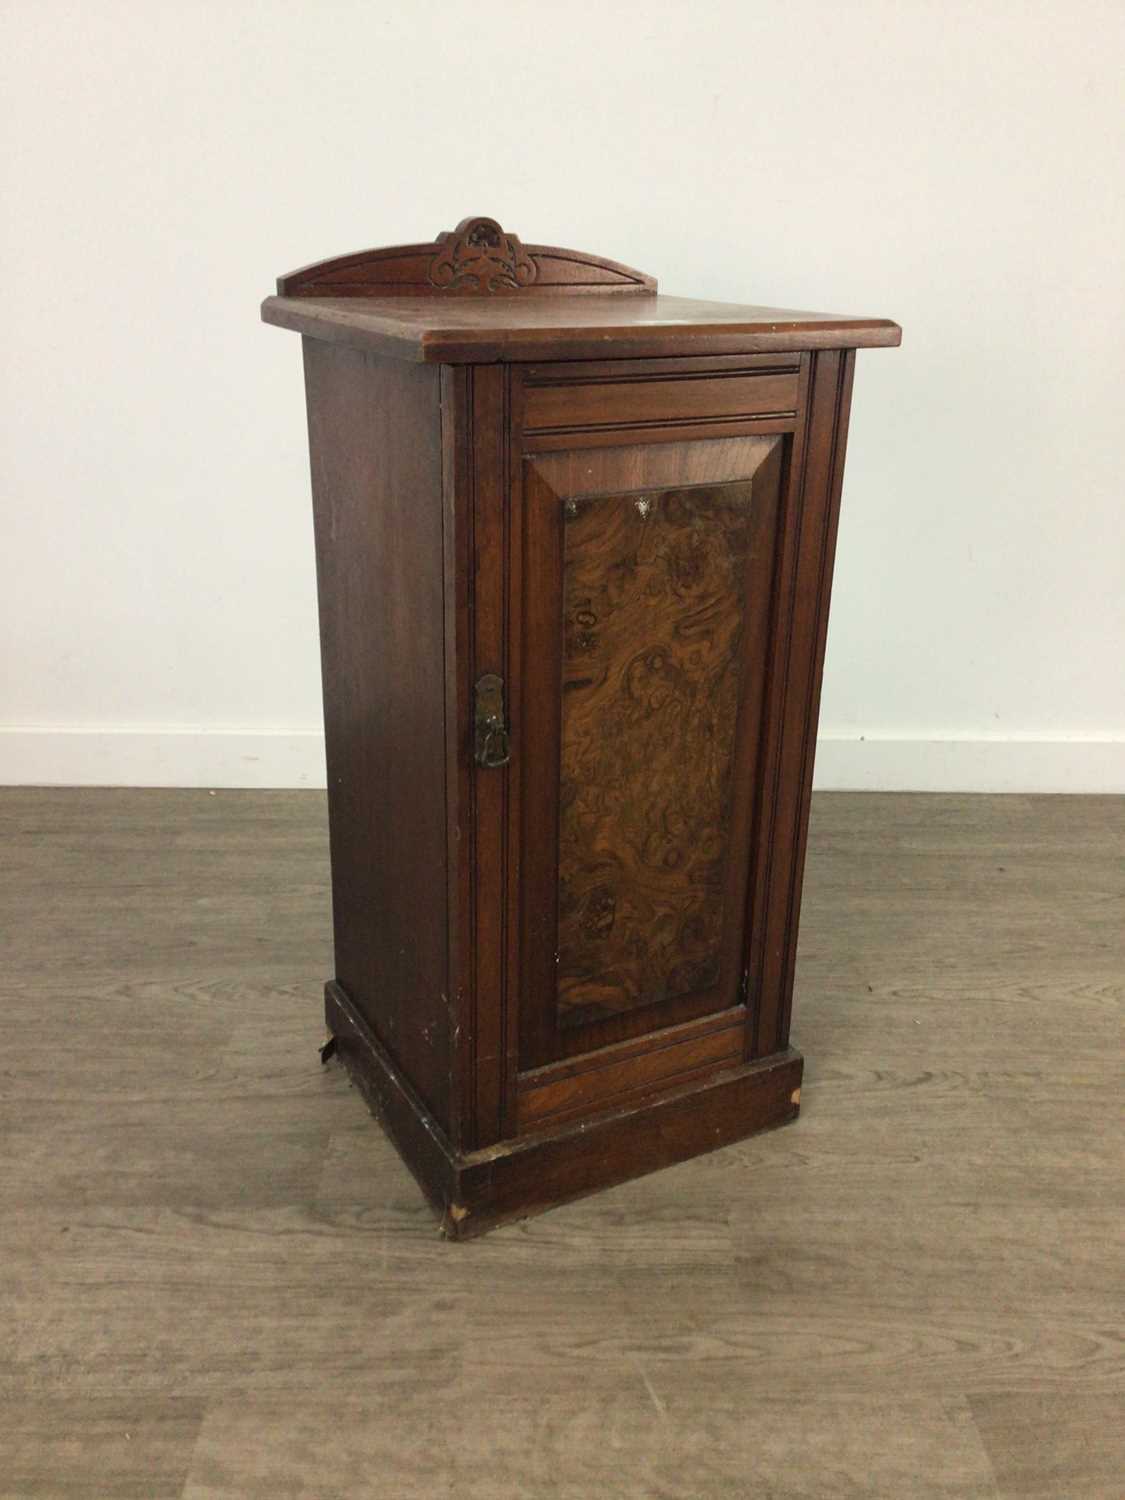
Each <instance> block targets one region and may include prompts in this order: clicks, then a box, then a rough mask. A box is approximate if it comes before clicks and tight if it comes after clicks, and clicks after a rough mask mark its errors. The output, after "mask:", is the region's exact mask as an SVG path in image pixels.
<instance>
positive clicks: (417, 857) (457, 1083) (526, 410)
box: [263, 219, 900, 1237]
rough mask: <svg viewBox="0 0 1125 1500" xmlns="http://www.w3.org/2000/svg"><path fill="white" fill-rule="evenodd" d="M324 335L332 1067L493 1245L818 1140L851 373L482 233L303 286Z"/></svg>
mask: <svg viewBox="0 0 1125 1500" xmlns="http://www.w3.org/2000/svg"><path fill="white" fill-rule="evenodd" d="M263 317H264V318H265V319H266V321H267V322H271V323H276V324H279V325H281V326H282V327H286V328H292V329H296V330H297V331H299V332H300V333H301V334H303V336H304V350H305V375H306V388H307V394H308V415H309V439H310V451H311V460H312V487H313V500H314V513H315V523H316V551H317V579H318V590H319V600H320V631H321V646H322V659H323V676H324V708H325V727H326V735H327V755H328V788H329V821H330V830H331V846H332V885H333V916H334V925H335V944H336V975H335V978H334V979H333V980H332V981H331V982H330V983H329V985H328V986H327V1020H328V1026H329V1029H330V1032H331V1034H332V1036H333V1038H334V1039H335V1044H336V1047H337V1048H338V1051H339V1054H340V1056H341V1058H342V1060H343V1061H344V1063H345V1064H346V1065H347V1066H348V1068H349V1070H350V1071H351V1074H352V1076H353V1077H354V1079H355V1081H356V1082H357V1083H358V1084H359V1086H360V1088H361V1089H362V1090H363V1092H364V1094H365V1096H366V1097H367V1099H368V1101H369V1103H370V1104H371V1106H372V1108H373V1109H374V1110H375V1111H376V1113H377V1114H378V1115H379V1117H380V1118H381V1120H382V1121H383V1123H384V1125H385V1126H386V1129H387V1130H388V1132H389V1133H390V1135H391V1136H392V1138H393V1139H394V1140H395V1142H396V1144H397V1145H398V1147H399V1149H400V1150H401V1152H402V1154H403V1156H404V1158H405V1159H406V1161H407V1163H408V1164H409V1165H410V1167H411V1168H412V1169H413V1171H414V1172H415V1174H416V1175H417V1177H418V1179H419V1181H420V1183H421V1184H422V1187H423V1188H424V1189H425V1191H426V1193H427V1194H428V1195H429V1197H430V1199H431V1200H432V1201H433V1202H434V1203H435V1205H436V1206H437V1208H438V1210H439V1212H440V1213H441V1215H442V1222H443V1225H444V1227H445V1229H446V1232H447V1233H449V1234H451V1235H454V1236H457V1237H461V1236H465V1235H469V1234H473V1233H478V1232H480V1231H481V1230H482V1229H486V1228H488V1227H489V1226H490V1225H492V1224H494V1223H496V1222H498V1221H500V1220H503V1219H506V1218H512V1217H518V1216H520V1215H523V1214H527V1213H531V1212H534V1211H536V1210H538V1209H542V1208H545V1207H548V1206H550V1205H552V1204H554V1203H557V1202H560V1201H562V1200H565V1199H567V1198H570V1197H574V1196H576V1195H578V1194H580V1193H584V1192H588V1191H591V1190H593V1189H596V1188H599V1187H602V1186H605V1185H607V1184H609V1183H613V1182H618V1181H622V1180H623V1179H625V1178H628V1177H630V1176H634V1175H636V1174H639V1173H641V1172H645V1171H649V1170H652V1169H653V1168H656V1167H660V1166H664V1165H666V1164H668V1163H670V1162H673V1161H678V1160H681V1159H683V1158H685V1157H688V1156H692V1155H695V1154H697V1153H699V1152H702V1151H707V1150H710V1149H712V1148H714V1147H716V1146H719V1145H722V1144H724V1143H726V1142H729V1141H733V1140H736V1139H738V1138H740V1137H742V1136H744V1135H747V1134H749V1133H750V1132H752V1131H754V1130H758V1129H761V1128H762V1127H764V1126H768V1125H775V1124H778V1123H780V1122H782V1121H784V1120H788V1119H791V1118H793V1117H794V1116H795V1115H796V1113H797V1110H798V1104H799V1097H800V1082H801V1057H800V1054H799V1053H797V1052H795V1051H794V1050H793V1049H792V1048H791V1047H790V1046H789V1012H790V999H791V995H792V989H793V961H794V954H795V949H796V940H797V921H798V913H799V908H800V897H801V878H802V867H803V861H804V849H805V831H806V826H807V821H808V809H809V793H810V787H811V783H812V766H813V753H814V748H815V741H816V721H817V711H818V700H819V692H820V677H821V666H822V662H823V655H824V642H825V633H826V629H827V619H828V597H829V588H830V582H831V573H832V559H833V551H834V546H835V536H836V521H837V516H838V511H839V502H840V486H841V479H842V474H843V462H844V444H845V438H846V432H847V420H848V404H849V397H850V393H851V382H852V368H853V362H854V358H855V353H854V351H855V350H856V348H859V347H865V346H872V345H891V344H897V343H898V341H899V337H900V333H899V329H898V328H897V327H896V326H895V324H893V323H890V322H888V321H886V320H882V319H859V318H840V317H831V316H825V315H821V314H813V313H794V312H786V311H779V310H777V309H769V308H757V307H736V306H728V305H725V304H717V303H709V302H699V301H692V300H688V299H682V298H672V297H665V296H660V295H658V294H657V291H656V284H655V282H654V281H653V280H652V279H651V278H650V277H648V276H645V275H643V274H641V273H639V272H636V271H632V270H630V269H629V268H627V267H624V266H621V265H618V264H616V263H615V262H612V261H607V260H604V259H601V258H600V257H596V256H591V255H585V254H582V253H580V252H576V251H570V250H559V249H554V248H551V247H545V246H535V245H528V246H524V245H522V244H521V243H520V241H519V240H518V239H517V238H516V237H515V236H514V235H510V234H506V233H505V232H504V231H503V230H502V229H501V228H500V226H499V225H498V224H496V223H495V222H494V221H493V220H489V219H473V220H466V221H465V222H464V223H462V224H461V225H459V226H458V228H457V229H456V230H454V231H452V232H451V233H449V234H445V235H442V236H439V238H438V239H437V240H436V241H434V242H433V243H432V244H426V245H410V246H404V247H397V248H393V249H388V250H377V251H369V252H364V253H361V254H359V255H351V256H345V257H342V258H340V259H337V260H331V261H325V262H321V263H319V264H317V265H315V266H311V267H308V268H306V269H305V270H303V271H299V272H296V273H294V274H293V275H290V276H285V277H282V278H281V280H280V282H279V284H278V295H277V296H275V297H270V298H268V299H267V300H266V302H265V303H264V304H263Z"/></svg>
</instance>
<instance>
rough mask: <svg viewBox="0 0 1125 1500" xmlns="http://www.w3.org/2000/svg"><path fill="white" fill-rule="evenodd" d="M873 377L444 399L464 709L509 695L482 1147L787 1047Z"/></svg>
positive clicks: (485, 874)
mask: <svg viewBox="0 0 1125 1500" xmlns="http://www.w3.org/2000/svg"><path fill="white" fill-rule="evenodd" d="M851 371H852V356H851V354H850V353H845V352H842V351H837V350H827V351H824V352H821V353H817V354H814V355H811V356H803V357H800V358H799V359H798V358H796V357H795V358H794V360H793V361H792V362H791V363H790V364H789V365H788V366H787V367H785V366H783V367H780V368H779V362H778V361H777V360H776V359H775V358H773V357H769V356H754V355H749V356H746V357H738V358H736V357H734V356H729V357H717V358H714V359H699V360H695V361H684V362H678V361H664V362H658V361H652V362H648V361H625V362H616V363H614V364H605V365H598V366H581V365H578V366H575V365H570V366H558V367H554V368H551V367H543V368H542V369H539V370H528V371H527V372H525V373H524V374H522V375H521V374H518V373H517V374H513V373H512V372H511V371H509V370H504V369H501V368H499V367H493V368H484V367H482V368H479V369H475V370H474V371H472V372H471V374H469V375H466V376H457V377H455V378H454V377H451V378H450V380H449V382H448V398H449V402H448V404H449V406H450V409H451V411H452V412H453V413H454V415H455V420H454V421H453V422H452V423H451V424H450V426H449V431H450V432H451V433H459V432H462V431H464V432H467V433H469V434H470V435H471V439H472V441H471V443H466V444H464V445H458V444H456V443H453V444H452V445H451V455H450V473H451V477H452V493H453V494H454V495H455V496H456V497H461V496H464V497H465V499H464V505H463V509H462V508H461V506H460V502H459V504H458V506H457V507H456V510H455V513H456V517H457V518H458V522H459V521H460V518H461V517H462V516H467V517H470V518H471V522H470V523H468V524H466V525H465V526H461V525H460V524H457V525H455V527H454V528H453V531H452V533H451V535H452V536H453V538H454V540H455V542H456V547H457V548H458V549H460V550H457V551H455V555H453V556H452V564H451V568H450V583H451V590H450V597H451V598H453V599H455V600H457V601H459V602H458V608H457V610H456V611H455V615H454V618H455V620H456V621H458V622H459V621H461V620H471V621H472V630H471V647H470V648H469V654H468V656H467V660H468V663H469V671H468V672H467V673H465V674H464V675H459V676H458V679H457V681H458V683H459V684H460V686H459V687H458V689H457V691H458V693H462V694H463V693H467V692H471V686H470V685H471V684H472V683H476V682H479V681H480V680H481V678H482V677H485V678H489V677H491V678H492V680H493V681H495V680H496V678H502V679H503V684H504V693H505V711H506V714H507V717H508V720H509V723H510V730H511V759H510V761H509V762H508V763H507V764H506V765H504V766H503V767H498V768H483V767H478V768H477V769H476V770H475V771H474V772H473V773H472V775H471V777H469V779H468V780H467V781H459V782H458V783H457V792H456V796H455V797H454V798H453V799H451V802H450V806H451V808H453V809H454V815H453V821H452V823H451V827H452V828H453V834H452V835H451V837H453V839H454V844H455V846H456V848H457V849H459V850H461V851H462V854H461V859H460V863H459V864H457V866H456V868H457V870H458V871H459V875H458V881H459V884H458V886H457V889H456V891H455V892H454V896H455V898H456V904H455V908H454V909H455V910H456V911H457V912H458V913H459V915H458V917H457V923H456V932H457V934H458V936H457V939H456V940H457V941H458V943H460V944H461V946H460V948H459V950H458V951H459V953H460V954H462V955H463V957H462V958H461V960H460V965H461V966H460V972H461V973H462V974H463V975H465V976H467V977H466V980H465V984H464V990H463V996H464V998H463V1000H462V1011H461V1013H462V1015H463V1016H464V1018H465V1019H464V1021H463V1023H462V1029H461V1036H462V1037H463V1039H464V1040H463V1045H462V1048H461V1058H462V1067H463V1069H464V1074H463V1076H464V1078H465V1079H466V1087H465V1088H464V1090H463V1098H464V1099H465V1100H466V1114H465V1121H464V1124H463V1127H462V1130H463V1139H464V1140H466V1141H467V1142H472V1143H475V1144H476V1145H478V1146H484V1145H488V1144H490V1143H491V1142H494V1141H498V1140H502V1139H504V1138H506V1137H510V1136H513V1135H516V1134H519V1133H521V1132H524V1131H526V1130H530V1129H540V1128H544V1127H547V1126H550V1125H553V1124H556V1123H562V1122H563V1121H564V1120H566V1119H574V1118H576V1117H578V1116H580V1115H581V1114H583V1113H585V1112H588V1111H590V1110H593V1109H604V1108H608V1107H615V1106H616V1105H617V1104H619V1103H625V1102H628V1100H629V1099H630V1098H638V1097H639V1096H640V1094H641V1093H644V1092H646V1091H650V1090H652V1089H654V1088H667V1087H672V1086H674V1085H675V1084H677V1083H679V1082H681V1081H682V1082H686V1081H688V1080H689V1079H691V1078H698V1077H700V1076H703V1075H705V1074H707V1073H710V1072H714V1071H715V1070H716V1069H718V1068H721V1067H728V1066H731V1065H734V1064H737V1063H741V1062H743V1061H748V1060H751V1059H754V1058H758V1057H763V1056H766V1055H769V1054H772V1053H774V1052H777V1051H779V1050H781V1049H784V1048H785V1047H786V1046H787V1045H788V1034H789V1008H790V996H791V993H792V981H793V964H794V957H795V950H796V934H797V914H798V910H799V906H800V892H801V880H802V874H803V862H804V847H805V831H806V827H807V819H808V807H809V794H810V789H811V784H812V765H813V753H814V749H815V739H816V719H817V713H818V707H819V689H820V677H821V667H822V662H823V653H824V641H825V634H826V630H827V606H828V595H829V587H830V579H831V570H832V558H833V552H834V545H835V531H836V520H837V516H838V508H839V494H840V484H841V478H842V466H843V452H844V438H845V433H846V423H847V411H848V400H849V395H850V389H851ZM728 382H729V383H728ZM590 387H596V388H597V390H598V394H597V396H596V398H595V396H594V395H591V394H590V390H589V388H590ZM560 390H561V394H560ZM462 455H465V458H463V457H462ZM469 455H471V464H470V463H467V462H466V461H465V459H466V458H467V456H469ZM462 579H466V580H469V583H470V585H471V590H470V592H471V597H470V592H467V593H464V594H462V593H461V592H459V590H460V587H461V584H460V580H462ZM461 600H463V601H464V603H463V605H462V604H461V602H460V601H461ZM458 628H460V626H458ZM454 641H455V646H456V653H457V656H458V659H460V660H465V659H466V657H465V655H463V651H464V650H465V649H466V648H463V647H462V645H461V644H459V643H460V641H461V637H459V636H458V637H454ZM450 713H451V715H452V714H453V713H456V714H457V717H458V721H459V722H460V723H461V724H462V725H465V726H467V727H466V729H465V730H463V732H462V737H461V739H460V744H461V745H462V746H463V745H465V743H466V739H465V735H466V734H471V729H469V728H468V726H469V724H470V718H469V707H468V705H467V704H465V703H464V700H463V699H461V698H459V699H458V701H457V703H456V704H454V703H453V702H452V701H451V705H450ZM465 764H466V761H465V759H464V758H461V759H460V760H459V761H458V771H457V775H458V777H462V776H467V775H468V773H467V772H466V771H465V770H464V769H463V768H464V767H465ZM459 807H465V808H467V809H469V810H470V813H471V817H470V821H469V823H468V824H467V825H464V826H467V827H468V828H469V830H470V833H471V837H470V838H469V840H468V841H465V840H464V839H463V838H462V837H461V835H460V833H459V829H460V828H461V827H462V826H463V825H462V824H461V823H460V822H458V815H457V814H456V809H457V808H459Z"/></svg>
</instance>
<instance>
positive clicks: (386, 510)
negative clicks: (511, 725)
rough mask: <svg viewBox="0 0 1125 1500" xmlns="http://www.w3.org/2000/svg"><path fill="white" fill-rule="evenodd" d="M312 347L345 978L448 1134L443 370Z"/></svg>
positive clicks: (324, 654) (338, 938)
mask: <svg viewBox="0 0 1125 1500" xmlns="http://www.w3.org/2000/svg"><path fill="white" fill-rule="evenodd" d="M304 344H305V384H306V391H307V396H308V413H309V449H310V455H311V464H312V491H313V512H314V521H315V528H316V554H317V590H318V596H319V604H320V643H321V665H322V673H323V689H324V724H325V736H326V742H327V759H328V819H329V831H330V839H331V849H332V909H333V926H334V933H335V943H336V978H337V980H338V982H339V983H340V984H341V985H342V986H343V988H344V990H345V991H346V992H347V994H348V995H349V996H350V998H351V1000H352V1003H353V1004H354V1006H355V1007H356V1009H357V1010H358V1011H359V1012H360V1014H361V1015H362V1016H363V1018H364V1019H365V1020H366V1021H367V1022H368V1024H369V1025H370V1027H371V1029H372V1031H373V1032H374V1033H375V1035H376V1036H377V1037H378V1039H379V1041H380V1042H381V1043H382V1045H383V1046H384V1047H385V1048H386V1050H387V1052H388V1053H389V1054H390V1056H391V1057H392V1059H393V1060H394V1062H395V1063H396V1065H397V1066H398V1067H399V1068H400V1069H401V1071H402V1072H403V1074H405V1076H406V1078H407V1079H408V1080H409V1082H410V1084H411V1085H412V1086H413V1088H414V1089H415V1091H416V1092H417V1093H418V1094H419V1095H420V1097H421V1098H422V1100H423V1101H424V1102H425V1104H426V1105H427V1107H428V1108H429V1110H430V1111H431V1112H432V1114H433V1115H434V1117H435V1118H436V1119H437V1120H438V1121H439V1123H440V1124H441V1125H442V1126H443V1127H444V1128H448V1126H449V1113H450V1068H451V1033H452V1025H451V1016H450V1005H449V1000H448V996H449V993H450V986H449V982H448V969H449V959H448V911H447V906H448V890H447V883H446V876H447V865H446V859H447V854H446V765H445V653H444V639H445V626H444V601H443V569H444V563H443V543H442V471H441V407H440V388H439V379H440V375H439V371H438V369H437V368H435V367H430V366H425V365H409V364H407V363H405V362H398V361H392V360H382V359H379V358H377V357H375V356H373V355H367V354H362V353H359V352H358V351H355V350H351V349H346V348H342V347H339V346H334V345H331V344H327V343H323V342H320V341H317V340H314V339H305V341H304Z"/></svg>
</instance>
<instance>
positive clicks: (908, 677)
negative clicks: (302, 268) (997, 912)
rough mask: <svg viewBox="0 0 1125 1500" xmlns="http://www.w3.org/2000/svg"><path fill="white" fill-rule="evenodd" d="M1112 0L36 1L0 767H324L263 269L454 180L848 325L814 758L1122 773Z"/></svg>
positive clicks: (16, 265)
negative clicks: (844, 453)
mask: <svg viewBox="0 0 1125 1500" xmlns="http://www.w3.org/2000/svg"><path fill="white" fill-rule="evenodd" d="M1123 44H1125V6H1123V5H1122V4H1121V0H1107V3H1099V0H1055V3H1053V4H1044V3H1034V0H971V3H962V0H954V3H938V0H933V3H929V0H898V3H880V0H859V3H857V0H850V3H845V4H839V3H835V0H824V3H817V0H770V3H746V0H741V3H737V0H736V3H725V0H717V3H710V4H708V3H706V0H703V3H696V4H694V5H691V4H685V3H683V0H676V3H674V4H667V3H655V0H645V3H632V0H629V3H619V0H598V3H593V0H578V3H576V0H568V4H567V5H566V6H559V5H552V4H549V3H548V0H504V3H503V4H497V5H492V6H489V5H482V4H480V3H479V0H441V3H438V0H432V3H428V4H421V3H410V0H395V3H366V4H355V3H343V0H303V3H299V4H297V3H287V0H261V3H247V0H197V3H192V0H146V3H144V4H138V3H136V0H79V3H55V0H22V3H21V0H7V3H6V4H4V5H3V7H2V35H0V95H2V97H3V103H2V104H0V110H2V112H3V114H2V131H3V141H2V145H3V150H2V155H0V174H2V179H0V185H2V191H3V200H4V205H5V216H4V224H3V228H2V230H0V234H2V240H0V263H2V265H3V268H4V272H3V284H4V298H3V323H4V327H3V338H2V341H0V344H2V355H0V357H2V359H3V387H2V397H3V399H2V403H0V409H2V420H3V456H2V464H3V491H2V493H3V502H4V521H5V531H6V541H5V543H4V547H3V551H2V555H0V610H2V611H3V626H2V628H3V651H4V658H3V685H2V697H0V721H2V723H3V724H4V725H5V726H7V727H6V728H5V729H4V730H3V731H0V781H58V782H124V783H163V784H170V783H171V784H175V783H183V784H192V785H208V784H212V785H219V784H224V785H307V784H315V783H317V781H318V780H319V779H320V778H321V777H322V775H323V771H322V759H321V748H320V738H319V719H320V701H319V677H318V661H317V647H316V614H315V593H314V578H313V559H312V534H311V523H310V506H309V497H308V469H307V457H306V450H305V433H304V412H303V393H302V387H301V377H300V358H299V345H298V341H297V339H296V338H295V336H293V335H292V334H286V333H282V332H280V331H278V330H275V329H268V328H265V327H263V326H262V325H260V324H259V323H258V321H257V305H258V302H259V300H260V298H261V297H262V296H263V295H264V294H265V293H266V292H268V291H269V290H270V289H271V285H272V279H273V278H274V276H276V275H277V274H278V273H279V272H281V271H285V270H289V269H291V268H292V267H294V266H297V265H300V264H302V263H303V262H305V261H309V260H313V259H317V258H319V257H322V256H325V255H328V254H332V253H336V252H342V251H345V250H351V249H358V248H361V247H363V246H366V245H373V244H375V245H377V244H382V243H394V242H398V241H411V240H424V239H428V238H430V237H432V236H433V235H434V234H435V233H436V232H437V231H438V230H441V229H446V228H450V227H451V226H452V225H453V224H454V223H455V222H456V221H457V220H458V219H459V218H461V217H462V216H463V215H466V214H472V213H485V214H492V215H495V216H497V217H499V218H500V219H501V220H502V221H503V222H504V223H505V224H506V225H508V226H509V227H511V228H512V229H514V230H515V232H516V233H518V234H520V235H521V236H523V237H524V238H525V239H527V240H530V241H533V242H534V241H539V242H544V243H548V244H564V245H573V246H577V247H580V248H585V249H589V250H593V251H596V252H600V253H602V254H606V255H610V256H612V257H614V258H616V259H619V260H623V261H625V262H628V263H632V264H635V265H639V266H642V267H643V268H645V269H646V270H649V271H651V272H653V273H655V274H656V275H658V276H659V278H660V281H661V285H662V287H663V288H664V289H665V290H667V291H674V292H678V293H680V294H683V295H689V296H690V295H695V296H711V297H717V298H727V299H732V300H744V301H751V302H754V301H757V302H763V303H772V304H776V305H780V306H787V305H788V306H793V307H810V306H811V307H818V308H825V309H828V310H832V311H838V312H856V313H866V314H874V315H880V316H890V317H894V318H896V319H898V321H900V322H901V323H902V324H903V327H904V329H905V340H904V344H903V347H902V348H901V350H879V351H872V352H869V353H862V354H861V355H860V356H859V360H858V369H857V381H856V395H855V401H854V406H853V413H852V437H851V448H850V456H849V460H848V471H847V478H846V483H845V506H844V519H843V525H842V529H841V537H840V550H839V560H838V569H837V581H836V591H835V598H834V606H833V614H832V625H831V636H830V642H829V653H828V662H827V669H826V679H825V688H824V703H823V717H822V742H821V749H820V754H819V757H818V780H819V784H821V785H850V786H871V785H874V786H879V785H882V786H894V787H900V786H906V787H931V786H938V787H964V788H1002V789H1008V788H1013V789H1019V788H1024V789H1031V788H1038V787H1042V788H1052V789H1069V788H1074V789H1086V790H1096V789H1099V788H1101V789H1111V788H1112V789H1117V790H1125V672H1123V670H1122V648H1123V645H1125V588H1123V581H1125V579H1123V574H1125V530H1123V520H1122V505H1123V500H1125V495H1123V484H1122V462H1121V452H1122V434H1121V426H1122V421H1121V419H1122V410H1123V405H1122V396H1123V392H1125V367H1123V366H1125V359H1123V352H1122V351H1123V346H1125V339H1123V332H1125V328H1123V317H1122V313H1123V300H1125V273H1123V264H1122V262H1123V253H1122V245H1123V243H1125V214H1123V210H1122V194H1121V184H1122V174H1123V172H1125V153H1123V150H1122V145H1123V140H1122V130H1123V124H1122V122H1123V114H1122V109H1121V78H1122V76H1123V69H1125V45H1123Z"/></svg>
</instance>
